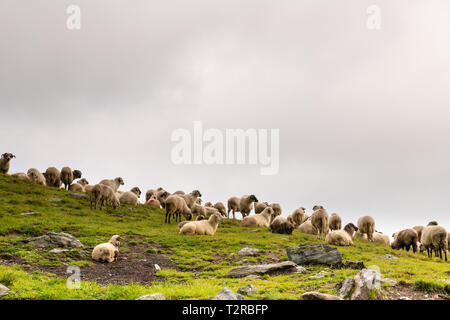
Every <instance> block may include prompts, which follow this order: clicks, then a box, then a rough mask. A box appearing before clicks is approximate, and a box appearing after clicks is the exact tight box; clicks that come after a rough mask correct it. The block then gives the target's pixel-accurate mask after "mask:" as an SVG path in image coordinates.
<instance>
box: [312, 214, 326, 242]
mask: <svg viewBox="0 0 450 320" xmlns="http://www.w3.org/2000/svg"><path fill="white" fill-rule="evenodd" d="M311 224H312V226H313V227H314V229H316V230H317V231H318V235H317V237H318V239H324V238H325V235H326V234H327V233H328V230H329V226H328V213H327V212H326V211H325V209H317V210H316V211H314V212H313V214H312V215H311Z"/></svg>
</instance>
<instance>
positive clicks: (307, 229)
mask: <svg viewBox="0 0 450 320" xmlns="http://www.w3.org/2000/svg"><path fill="white" fill-rule="evenodd" d="M298 231H300V232H302V233H306V234H313V235H317V233H318V231H317V229H316V228H314V226H313V225H312V223H311V218H308V219H307V220H306V221H305V222H303V223H302V224H301V225H300V226H299V227H298Z"/></svg>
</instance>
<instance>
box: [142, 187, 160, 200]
mask: <svg viewBox="0 0 450 320" xmlns="http://www.w3.org/2000/svg"><path fill="white" fill-rule="evenodd" d="M157 192H158V191H156V190H153V189H149V190H147V192H146V193H145V202H146V203H147V202H148V200H150V198H151V197H153V196H156V193H157Z"/></svg>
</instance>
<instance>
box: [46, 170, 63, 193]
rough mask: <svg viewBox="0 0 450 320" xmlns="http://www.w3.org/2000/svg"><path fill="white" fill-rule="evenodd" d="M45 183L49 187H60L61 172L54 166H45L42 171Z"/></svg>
mask: <svg viewBox="0 0 450 320" xmlns="http://www.w3.org/2000/svg"><path fill="white" fill-rule="evenodd" d="M44 177H45V183H46V184H47V186H49V187H55V188H59V187H61V172H59V170H58V169H56V168H55V167H50V168H47V170H46V171H45V172H44Z"/></svg>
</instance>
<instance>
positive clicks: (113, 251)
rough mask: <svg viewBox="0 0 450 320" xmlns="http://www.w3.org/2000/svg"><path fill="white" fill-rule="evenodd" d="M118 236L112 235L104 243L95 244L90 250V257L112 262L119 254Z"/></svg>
mask: <svg viewBox="0 0 450 320" xmlns="http://www.w3.org/2000/svg"><path fill="white" fill-rule="evenodd" d="M119 247H120V236H119V235H114V236H112V237H111V239H110V240H109V241H108V242H106V243H101V244H99V245H97V246H96V247H95V248H94V250H92V259H93V260H95V261H99V262H108V263H111V262H114V261H115V260H117V256H118V255H119Z"/></svg>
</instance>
